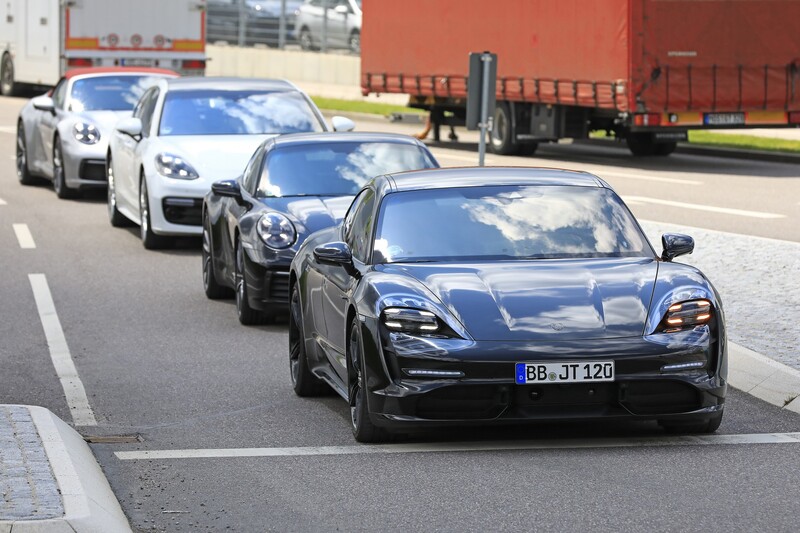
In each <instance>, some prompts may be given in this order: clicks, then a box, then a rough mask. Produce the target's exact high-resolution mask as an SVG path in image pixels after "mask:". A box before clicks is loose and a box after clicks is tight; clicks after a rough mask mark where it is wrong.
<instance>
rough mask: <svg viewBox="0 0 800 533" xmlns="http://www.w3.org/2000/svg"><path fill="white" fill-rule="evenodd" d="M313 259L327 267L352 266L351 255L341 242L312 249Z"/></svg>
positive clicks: (348, 248)
mask: <svg viewBox="0 0 800 533" xmlns="http://www.w3.org/2000/svg"><path fill="white" fill-rule="evenodd" d="M314 258H315V259H316V260H317V261H319V262H320V263H327V264H329V265H342V266H345V267H346V266H348V265H350V266H352V265H353V253H352V252H351V251H350V247H349V246H347V244H345V243H343V242H329V243H327V244H320V245H319V246H317V247H316V248H314Z"/></svg>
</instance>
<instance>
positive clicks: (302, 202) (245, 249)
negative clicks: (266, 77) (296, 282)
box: [202, 132, 439, 324]
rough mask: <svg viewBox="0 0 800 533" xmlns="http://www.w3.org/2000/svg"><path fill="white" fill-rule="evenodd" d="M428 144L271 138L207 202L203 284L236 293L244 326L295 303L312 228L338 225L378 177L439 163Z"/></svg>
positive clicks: (350, 136)
mask: <svg viewBox="0 0 800 533" xmlns="http://www.w3.org/2000/svg"><path fill="white" fill-rule="evenodd" d="M438 166H439V164H438V163H437V162H436V159H435V158H434V157H433V155H432V154H431V153H430V152H429V151H428V149H427V148H426V147H425V145H424V144H423V143H421V142H420V141H418V140H416V139H414V138H412V137H408V136H405V135H394V134H388V133H387V134H384V133H343V132H338V133H298V134H291V135H281V136H277V137H273V138H270V139H268V140H267V141H264V143H263V144H261V146H259V147H258V149H257V150H256V151H255V153H253V156H252V158H251V159H250V162H249V163H248V164H247V167H246V168H245V170H244V174H243V175H242V176H241V177H240V178H238V179H235V180H223V181H218V182H216V183H214V184H213V185H212V187H211V192H209V193H208V195H206V197H205V199H204V202H203V215H202V216H203V287H204V289H205V293H206V296H208V297H209V298H211V299H217V298H225V297H230V296H235V298H236V311H237V314H238V316H239V321H240V322H241V323H242V324H260V323H263V322H264V321H265V320H266V319H268V318H270V317H272V316H274V315H276V314H277V313H281V312H283V313H285V312H286V311H287V310H288V304H289V265H290V263H291V261H292V258H293V257H294V254H295V252H296V251H297V249H298V247H299V246H300V245H301V244H302V242H303V240H304V239H305V238H306V237H307V236H308V235H310V234H311V233H313V232H315V231H317V230H320V229H323V228H326V227H329V226H333V225H335V224H337V223H338V222H339V221H340V220H341V218H342V217H343V216H344V213H345V211H347V208H348V207H349V205H350V203H351V202H352V200H353V196H354V195H355V193H357V192H358V191H359V189H360V188H361V187H362V186H363V185H364V184H365V183H366V182H367V181H368V180H369V179H370V178H372V177H373V176H377V175H380V174H384V173H387V172H402V171H406V170H416V169H427V168H436V167H438Z"/></svg>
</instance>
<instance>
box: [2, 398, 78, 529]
mask: <svg viewBox="0 0 800 533" xmlns="http://www.w3.org/2000/svg"><path fill="white" fill-rule="evenodd" d="M0 495H1V496H2V497H1V498H0V520H9V521H11V520H43V519H47V518H57V517H60V516H62V515H63V514H64V507H63V504H62V501H61V494H60V493H59V491H58V485H57V484H56V480H55V478H54V477H53V472H52V470H51V469H50V463H49V462H48V460H47V455H46V454H45V451H44V447H43V445H42V440H41V439H40V438H39V433H38V432H37V431H36V426H35V425H34V423H33V420H31V415H30V412H29V411H28V410H27V409H25V408H24V407H18V406H6V405H3V406H0Z"/></svg>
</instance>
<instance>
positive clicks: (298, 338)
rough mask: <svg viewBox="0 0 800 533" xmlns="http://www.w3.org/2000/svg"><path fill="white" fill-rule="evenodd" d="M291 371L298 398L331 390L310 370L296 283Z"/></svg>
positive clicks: (291, 328)
mask: <svg viewBox="0 0 800 533" xmlns="http://www.w3.org/2000/svg"><path fill="white" fill-rule="evenodd" d="M289 371H290V375H291V377H292V388H293V389H294V393H295V394H297V395H298V396H301V397H309V396H322V395H324V394H325V393H327V392H328V391H329V390H330V389H329V388H328V386H327V385H326V384H325V383H324V382H323V381H322V380H320V379H319V378H318V377H317V376H315V375H314V374H312V373H311V370H310V369H309V368H308V359H307V357H306V343H305V329H304V327H303V308H302V304H301V303H300V289H299V283H295V285H294V289H292V299H291V304H290V310H289Z"/></svg>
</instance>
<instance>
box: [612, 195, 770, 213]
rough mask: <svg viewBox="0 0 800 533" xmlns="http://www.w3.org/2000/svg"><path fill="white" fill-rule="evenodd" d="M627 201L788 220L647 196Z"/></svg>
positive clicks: (742, 210) (635, 197) (630, 197)
mask: <svg viewBox="0 0 800 533" xmlns="http://www.w3.org/2000/svg"><path fill="white" fill-rule="evenodd" d="M623 198H624V199H625V201H626V202H627V201H630V202H631V203H645V204H658V205H666V206H669V207H681V208H683V209H694V210H696V211H708V212H710V213H722V214H725V215H736V216H740V217H750V218H786V215H780V214H777V213H765V212H762V211H747V210H745V209H731V208H729V207H716V206H713V205H702V204H689V203H686V202H675V201H672V200H662V199H660V198H648V197H646V196H623Z"/></svg>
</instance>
